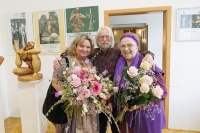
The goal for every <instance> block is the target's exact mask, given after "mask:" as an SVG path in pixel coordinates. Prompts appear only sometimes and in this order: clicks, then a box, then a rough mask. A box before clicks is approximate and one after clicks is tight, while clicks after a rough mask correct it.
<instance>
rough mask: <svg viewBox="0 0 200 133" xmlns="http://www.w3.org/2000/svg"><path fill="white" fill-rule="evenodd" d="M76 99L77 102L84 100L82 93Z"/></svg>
mask: <svg viewBox="0 0 200 133" xmlns="http://www.w3.org/2000/svg"><path fill="white" fill-rule="evenodd" d="M76 99H77V100H83V99H84V96H83V93H80V94H79V95H78V97H77V98H76Z"/></svg>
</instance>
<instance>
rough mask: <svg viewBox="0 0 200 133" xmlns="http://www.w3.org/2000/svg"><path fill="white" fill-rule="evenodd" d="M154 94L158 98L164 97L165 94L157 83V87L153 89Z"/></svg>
mask: <svg viewBox="0 0 200 133" xmlns="http://www.w3.org/2000/svg"><path fill="white" fill-rule="evenodd" d="M152 92H153V95H154V96H156V97H158V98H160V99H161V98H162V95H163V89H161V88H160V86H159V85H156V87H155V88H153V89H152Z"/></svg>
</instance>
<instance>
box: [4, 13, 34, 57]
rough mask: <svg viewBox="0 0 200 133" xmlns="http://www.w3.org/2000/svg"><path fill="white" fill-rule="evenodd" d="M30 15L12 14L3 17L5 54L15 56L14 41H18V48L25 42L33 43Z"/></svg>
mask: <svg viewBox="0 0 200 133" xmlns="http://www.w3.org/2000/svg"><path fill="white" fill-rule="evenodd" d="M32 18H33V16H32V13H24V12H23V13H14V14H6V15H5V24H6V36H7V54H8V55H15V48H14V40H18V42H19V44H18V48H17V49H21V48H23V47H24V46H25V45H26V43H27V42H31V41H32V42H34V35H33V19H32Z"/></svg>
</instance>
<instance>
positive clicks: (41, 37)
mask: <svg viewBox="0 0 200 133" xmlns="http://www.w3.org/2000/svg"><path fill="white" fill-rule="evenodd" d="M33 20H34V21H33V22H34V35H35V41H36V46H37V48H39V49H40V50H41V54H61V53H62V52H64V50H65V39H64V29H65V28H64V13H63V10H62V9H59V10H48V11H40V12H34V13H33Z"/></svg>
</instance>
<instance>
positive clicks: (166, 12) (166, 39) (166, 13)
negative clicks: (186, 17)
mask: <svg viewBox="0 0 200 133" xmlns="http://www.w3.org/2000/svg"><path fill="white" fill-rule="evenodd" d="M171 10H172V7H171V6H160V7H146V8H131V9H119V10H105V11H104V25H105V26H109V17H110V16H119V15H134V14H147V13H150V12H163V44H162V45H163V49H162V50H163V55H162V59H163V61H162V65H163V68H162V69H163V71H164V73H165V76H164V79H165V83H166V85H167V88H168V96H167V98H166V99H165V101H164V106H165V114H166V120H167V126H166V128H168V118H169V91H170V89H169V86H170V52H171ZM155 56H156V55H155Z"/></svg>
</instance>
